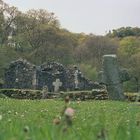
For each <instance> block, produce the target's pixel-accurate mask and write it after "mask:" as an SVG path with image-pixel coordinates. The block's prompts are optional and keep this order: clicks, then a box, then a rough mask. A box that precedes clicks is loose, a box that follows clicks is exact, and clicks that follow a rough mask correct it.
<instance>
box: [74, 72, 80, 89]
mask: <svg viewBox="0 0 140 140" xmlns="http://www.w3.org/2000/svg"><path fill="white" fill-rule="evenodd" d="M78 73H79V72H78V70H76V71H75V73H74V83H75V89H77V88H78V84H79V81H78Z"/></svg>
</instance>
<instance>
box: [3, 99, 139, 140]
mask: <svg viewBox="0 0 140 140" xmlns="http://www.w3.org/2000/svg"><path fill="white" fill-rule="evenodd" d="M63 107H64V102H63V101H59V100H57V101H56V100H37V101H35V100H34V101H32V100H12V99H0V140H140V106H139V104H138V103H128V102H118V101H114V102H113V101H85V102H71V104H70V107H72V108H73V109H74V110H75V115H74V117H73V125H72V126H70V127H69V128H68V129H67V131H65V132H64V131H63V128H64V124H63V121H62V124H60V125H54V124H53V120H54V118H56V117H57V116H58V117H59V115H60V114H61V111H62V110H63Z"/></svg>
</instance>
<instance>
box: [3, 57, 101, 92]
mask: <svg viewBox="0 0 140 140" xmlns="http://www.w3.org/2000/svg"><path fill="white" fill-rule="evenodd" d="M4 87H5V88H16V89H39V90H42V89H43V88H44V87H47V88H48V91H49V92H56V93H57V92H59V91H73V90H92V89H100V88H102V87H101V86H100V85H99V84H98V83H96V82H93V81H91V80H89V79H87V78H86V77H84V75H83V74H82V72H81V71H80V70H79V69H78V67H77V66H74V67H71V68H67V67H65V66H63V65H62V64H60V63H57V62H48V63H46V64H42V65H41V66H35V65H33V64H31V63H29V62H28V61H26V60H24V59H19V60H17V61H13V62H11V63H10V64H9V67H8V68H7V69H6V70H5V84H4Z"/></svg>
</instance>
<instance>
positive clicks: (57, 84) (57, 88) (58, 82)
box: [53, 79, 62, 92]
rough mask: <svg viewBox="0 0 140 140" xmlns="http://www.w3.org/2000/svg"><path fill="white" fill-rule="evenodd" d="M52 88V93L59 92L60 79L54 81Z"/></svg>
mask: <svg viewBox="0 0 140 140" xmlns="http://www.w3.org/2000/svg"><path fill="white" fill-rule="evenodd" d="M53 86H54V92H59V88H60V87H61V86H62V82H61V81H60V79H56V81H55V82H53Z"/></svg>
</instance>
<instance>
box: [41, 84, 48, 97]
mask: <svg viewBox="0 0 140 140" xmlns="http://www.w3.org/2000/svg"><path fill="white" fill-rule="evenodd" d="M47 94H48V86H44V87H43V89H42V99H45V98H47Z"/></svg>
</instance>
